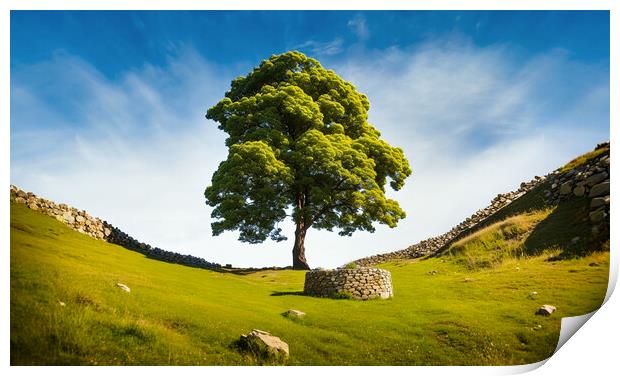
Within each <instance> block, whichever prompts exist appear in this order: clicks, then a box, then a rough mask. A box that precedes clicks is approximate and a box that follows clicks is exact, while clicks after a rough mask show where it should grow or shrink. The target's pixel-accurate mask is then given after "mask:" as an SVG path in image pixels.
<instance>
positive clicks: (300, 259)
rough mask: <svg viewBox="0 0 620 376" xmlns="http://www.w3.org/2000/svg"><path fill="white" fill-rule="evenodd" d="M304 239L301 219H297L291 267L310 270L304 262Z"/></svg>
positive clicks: (304, 232)
mask: <svg viewBox="0 0 620 376" xmlns="http://www.w3.org/2000/svg"><path fill="white" fill-rule="evenodd" d="M305 240H306V228H305V226H304V223H303V221H302V220H299V221H298V223H297V227H296V228H295V245H294V246H293V269H295V270H310V267H309V266H308V263H306V248H305V247H304V241H305Z"/></svg>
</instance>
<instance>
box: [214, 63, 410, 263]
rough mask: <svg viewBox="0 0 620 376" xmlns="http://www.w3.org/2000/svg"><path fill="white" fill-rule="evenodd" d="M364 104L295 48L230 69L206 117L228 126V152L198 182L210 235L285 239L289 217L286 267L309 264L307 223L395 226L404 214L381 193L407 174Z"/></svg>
mask: <svg viewBox="0 0 620 376" xmlns="http://www.w3.org/2000/svg"><path fill="white" fill-rule="evenodd" d="M369 108H370V103H369V101H368V98H367V97H366V96H365V95H364V94H361V93H358V92H357V90H356V89H355V87H354V86H353V85H352V84H351V83H349V82H346V81H344V80H343V79H341V78H340V77H338V75H336V73H334V72H333V71H332V70H327V69H325V68H323V67H322V66H321V64H320V63H319V62H318V61H316V60H314V59H311V58H308V57H306V56H305V55H304V54H302V53H300V52H296V51H294V52H287V53H284V54H282V55H274V56H271V58H269V60H265V61H263V62H262V63H261V64H260V66H258V67H257V68H254V70H252V72H250V73H249V74H248V75H247V76H245V77H238V78H236V79H234V80H233V81H232V83H231V88H230V90H229V91H228V92H226V94H225V97H224V99H222V100H221V101H220V102H219V103H217V104H216V105H215V106H213V107H212V108H210V109H209V110H208V112H207V115H206V117H207V118H208V119H212V120H215V121H216V122H218V123H219V125H218V128H219V129H221V130H223V131H225V132H226V133H227V134H228V138H227V139H226V146H227V147H228V148H229V152H228V158H227V159H226V160H225V161H223V162H221V163H220V165H219V167H218V169H217V171H216V172H215V173H214V174H213V178H212V182H211V186H209V187H207V189H206V190H205V197H206V203H207V204H208V205H210V206H213V207H214V209H213V212H212V214H211V217H212V218H214V219H218V221H217V222H214V223H212V225H211V227H212V230H213V235H219V234H221V233H222V232H223V231H226V230H239V232H240V235H239V240H240V241H243V242H249V243H261V242H263V241H264V240H266V239H267V238H270V239H272V240H275V241H282V240H286V237H285V236H283V234H282V229H281V228H280V224H281V223H282V222H283V221H284V220H285V218H286V217H288V216H290V217H292V219H293V221H294V223H295V242H294V245H293V268H294V269H309V267H308V264H307V262H306V257H305V248H304V241H305V237H306V232H307V231H308V229H310V228H311V227H314V228H317V229H325V230H329V231H332V230H333V229H334V228H338V229H340V232H339V234H340V235H349V236H350V235H351V234H352V233H353V232H355V231H356V230H366V231H370V232H373V231H374V230H375V228H374V226H373V223H375V222H378V223H382V224H386V225H388V226H390V227H395V226H396V224H397V222H398V221H399V220H400V219H402V218H405V212H404V211H403V210H402V209H401V208H400V206H399V205H398V202H396V201H395V200H392V199H389V198H386V196H385V186H386V184H387V183H388V182H389V184H390V186H391V187H392V189H394V190H399V189H400V188H402V187H403V185H404V183H405V179H406V178H407V177H408V176H409V175H410V174H411V169H410V167H409V162H408V161H407V159H406V158H405V156H404V153H403V151H402V149H400V148H397V147H392V146H390V145H389V144H388V143H387V142H385V141H384V140H382V139H380V133H379V131H378V130H377V129H375V128H374V127H373V126H372V125H370V124H369V123H368V122H367V119H368V115H367V114H368V110H369Z"/></svg>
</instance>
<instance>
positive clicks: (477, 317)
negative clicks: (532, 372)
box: [10, 202, 609, 365]
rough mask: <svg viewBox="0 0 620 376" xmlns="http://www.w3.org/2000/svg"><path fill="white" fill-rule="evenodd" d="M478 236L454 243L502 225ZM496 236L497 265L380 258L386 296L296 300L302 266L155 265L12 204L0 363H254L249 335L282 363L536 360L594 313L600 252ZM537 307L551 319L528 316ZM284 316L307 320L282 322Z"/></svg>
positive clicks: (602, 283) (603, 260) (457, 256)
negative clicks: (236, 344) (568, 254)
mask: <svg viewBox="0 0 620 376" xmlns="http://www.w3.org/2000/svg"><path fill="white" fill-rule="evenodd" d="M548 216H549V213H547V212H539V213H536V214H532V215H530V216H529V217H524V218H521V219H519V220H518V221H517V222H518V223H521V224H522V225H523V226H524V229H523V230H522V231H521V230H520V231H517V232H518V234H519V235H518V239H517V238H510V237H508V240H510V239H512V240H514V241H518V242H522V243H523V242H525V241H526V240H527V238H528V234H530V233H531V229H532V228H533V227H534V226H535V224H536V223H540V222H541V221H543V220H544V219H545V218H548ZM481 231H482V232H481V233H479V234H472V235H471V237H470V238H469V240H466V239H464V240H463V243H462V244H463V245H465V244H468V243H467V241H474V240H476V239H482V240H484V237H485V236H488V234H495V233H497V231H503V230H501V226H498V227H497V228H488V229H483V230H481ZM506 233H507V234H509V233H510V231H507V232H506ZM502 236H503V235H502ZM502 239H503V238H502ZM515 239H516V240H515ZM512 240H511V241H512ZM503 241H504V240H501V239H500V240H497V241H496V242H498V243H497V244H496V246H499V248H500V250H499V251H501V252H503V253H505V257H503V258H502V259H501V260H500V262H491V263H482V264H476V263H474V267H472V266H471V265H469V264H468V263H467V262H463V259H464V258H465V259H483V258H484V257H487V256H488V254H489V252H495V251H498V250H496V249H495V246H493V247H491V248H489V249H483V247H482V248H481V247H479V246H476V247H473V248H471V247H470V248H469V249H464V250H461V251H459V252H457V250H455V249H453V251H454V252H452V253H450V254H446V255H445V256H444V257H439V258H430V259H426V260H420V259H417V260H403V261H396V262H390V263H386V264H383V265H381V267H383V268H386V269H388V270H390V271H391V272H392V279H393V283H394V288H395V296H394V298H392V299H389V300H376V301H366V302H363V301H352V300H331V299H322V298H313V297H307V296H303V295H301V291H302V290H303V278H304V273H303V272H299V271H292V270H280V271H257V272H251V273H237V274H235V273H234V272H221V271H220V272H218V271H213V270H205V269H198V268H192V267H188V266H182V265H175V264H170V263H165V262H161V261H157V260H153V259H149V258H147V257H145V256H144V255H143V254H140V253H137V252H132V251H129V250H127V249H124V248H122V247H120V246H117V245H112V244H109V243H106V242H104V241H101V240H96V239H93V238H91V237H89V236H87V235H84V234H81V233H78V232H76V231H72V230H71V229H69V228H68V227H66V226H65V225H63V224H62V223H60V222H58V221H56V220H54V219H53V218H51V217H48V216H45V215H43V214H40V213H37V212H34V211H32V210H30V209H28V208H27V207H26V206H25V205H23V204H18V203H14V202H12V203H11V312H10V314H11V364H12V365H22V364H85V365H86V364H98V365H104V364H106V365H111V364H114V365H138V364H141V365H168V364H172V365H246V364H255V360H254V359H251V358H248V357H244V356H242V355H241V354H239V353H238V352H237V351H236V350H235V349H234V348H233V347H232V346H231V344H232V343H233V341H235V340H236V339H237V338H238V337H239V335H240V334H242V333H247V332H248V331H250V330H251V329H253V328H258V329H263V330H267V331H270V332H272V333H273V334H274V335H277V336H279V337H280V338H282V339H283V340H284V341H286V342H287V343H288V344H289V346H290V351H291V356H290V358H289V360H288V362H287V364H289V365H432V364H464V365H476V364H480V365H486V364H523V363H530V362H535V361H538V360H541V359H544V358H546V357H548V356H549V355H550V354H551V353H552V352H553V350H554V348H555V346H556V343H557V338H558V335H559V324H560V318H561V317H562V316H573V315H580V314H584V313H586V312H589V311H592V310H594V309H596V308H598V307H599V305H600V304H601V302H602V299H603V297H604V295H605V291H606V287H607V275H608V265H609V263H608V256H609V253H608V252H593V253H590V254H589V255H587V256H585V257H581V258H577V259H570V260H563V261H556V262H549V261H546V260H547V259H548V258H549V256H550V255H554V254H557V253H559V252H562V249H547V250H543V251H541V252H539V253H538V255H534V256H528V257H521V256H520V255H519V254H518V253H514V252H509V251H507V248H506V247H504V246H505V245H506V244H505V243H502V242H503ZM484 242H486V243H488V241H487V240H484ZM486 243H485V244H486ZM471 249H474V250H473V251H472V250H471ZM593 251H596V250H593ZM116 283H123V284H126V285H128V286H129V287H130V288H131V292H130V293H126V292H124V291H122V290H121V289H119V288H117V287H116ZM534 291H536V292H537V294H531V293H532V292H534ZM61 302H62V303H63V304H64V305H63V304H61ZM541 304H553V305H555V306H557V307H558V312H557V313H556V314H554V315H553V316H551V317H541V316H536V315H534V312H535V311H536V309H537V308H538V307H539V306H540V305H541ZM291 308H294V309H298V310H301V311H304V312H306V313H307V316H306V318H305V319H303V320H291V319H288V318H285V317H283V316H282V315H281V313H282V312H284V311H286V310H288V309H291Z"/></svg>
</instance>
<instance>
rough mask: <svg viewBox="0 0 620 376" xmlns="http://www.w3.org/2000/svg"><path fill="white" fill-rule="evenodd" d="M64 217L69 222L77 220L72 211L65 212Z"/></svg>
mask: <svg viewBox="0 0 620 376" xmlns="http://www.w3.org/2000/svg"><path fill="white" fill-rule="evenodd" d="M62 218H63V220H64V221H65V222H67V223H73V222H75V218H74V217H73V215H72V214H71V213H65V214H63V215H62Z"/></svg>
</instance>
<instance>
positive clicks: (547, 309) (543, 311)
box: [536, 304, 556, 316]
mask: <svg viewBox="0 0 620 376" xmlns="http://www.w3.org/2000/svg"><path fill="white" fill-rule="evenodd" d="M555 310H556V308H555V307H554V306H552V305H549V304H544V305H543V306H542V307H540V308H538V311H536V314H537V315H540V316H551V314H552V313H553V312H555Z"/></svg>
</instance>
